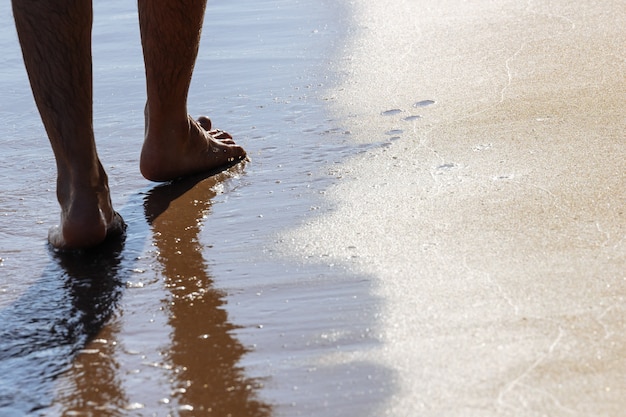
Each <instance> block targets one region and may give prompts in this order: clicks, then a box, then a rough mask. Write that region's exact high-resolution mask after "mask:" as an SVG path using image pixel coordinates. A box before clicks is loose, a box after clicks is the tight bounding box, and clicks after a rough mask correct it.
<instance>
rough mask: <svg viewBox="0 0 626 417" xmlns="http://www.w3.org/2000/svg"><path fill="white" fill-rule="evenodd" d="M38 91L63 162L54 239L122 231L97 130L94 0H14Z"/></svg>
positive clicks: (95, 237)
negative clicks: (100, 154) (93, 68)
mask: <svg viewBox="0 0 626 417" xmlns="http://www.w3.org/2000/svg"><path fill="white" fill-rule="evenodd" d="M13 14H14V17H15V24H16V28H17V33H18V37H19V40H20V45H21V47H22V54H23V56H24V63H25V65H26V70H27V72H28V77H29V80H30V84H31V88H32V91H33V95H34V97H35V102H36V104H37V108H38V109H39V113H40V115H41V119H42V121H43V124H44V127H45V128H46V132H47V134H48V139H49V140H50V144H51V145H52V150H53V151H54V156H55V159H56V163H57V198H58V200H59V204H60V205H61V223H60V225H59V226H58V227H57V228H53V229H51V230H50V234H49V240H50V243H51V244H52V245H53V246H55V247H57V248H62V249H74V248H85V247H89V246H94V245H97V244H98V243H100V242H102V241H103V240H104V239H105V238H106V236H107V235H108V234H111V233H120V232H121V231H122V230H123V227H124V226H123V221H122V219H121V218H120V217H119V215H118V214H116V213H115V211H114V210H113V207H112V205H111V199H110V194H109V187H108V181H107V176H106V173H105V171H104V169H103V168H102V164H101V163H100V160H99V159H98V155H97V153H96V145H95V141H94V135H93V127H92V118H93V111H92V72H91V24H92V6H91V2H90V1H88V0H38V1H37V0H13Z"/></svg>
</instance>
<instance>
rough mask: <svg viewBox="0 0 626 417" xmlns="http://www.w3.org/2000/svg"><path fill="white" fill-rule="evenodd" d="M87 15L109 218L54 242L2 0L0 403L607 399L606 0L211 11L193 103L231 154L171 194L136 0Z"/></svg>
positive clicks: (241, 406) (625, 230)
mask: <svg viewBox="0 0 626 417" xmlns="http://www.w3.org/2000/svg"><path fill="white" fill-rule="evenodd" d="M94 6H95V12H94V36H93V44H94V74H95V78H94V97H95V103H94V129H95V132H96V136H97V142H98V147H99V152H100V155H101V158H102V162H103V165H104V166H105V167H106V169H107V171H108V172H109V180H110V185H111V190H112V193H113V195H112V198H113V202H114V205H115V207H116V209H117V210H118V211H119V212H120V213H121V214H122V216H123V217H124V218H125V220H126V222H127V223H128V230H127V235H126V239H125V241H123V242H118V245H113V246H112V247H107V248H104V249H103V250H102V251H96V252H95V253H91V254H80V255H76V256H74V255H71V256H65V255H62V254H58V253H55V252H54V251H51V250H49V248H48V247H47V246H46V243H45V237H46V233H47V230H48V228H49V227H50V226H51V225H53V224H55V223H56V222H57V221H58V206H57V203H56V201H55V198H54V187H55V171H54V161H53V158H52V155H51V151H50V149H49V145H48V143H47V141H46V138H45V133H44V132H43V128H42V126H41V123H40V121H39V118H38V114H37V111H36V108H35V106H34V103H33V101H32V97H31V96H30V94H29V93H30V91H29V87H28V80H27V78H26V74H25V71H24V68H23V64H22V62H21V56H20V51H19V46H18V44H17V39H16V36H15V31H14V29H13V26H12V25H13V22H12V21H11V17H10V5H9V4H8V3H4V4H0V11H3V13H0V23H1V24H0V46H1V47H2V50H3V55H2V56H1V57H0V60H1V65H0V75H2V76H1V77H0V92H2V99H1V100H0V116H2V117H1V118H0V137H2V138H3V139H2V140H3V146H4V148H3V152H2V153H1V154H0V177H1V178H2V181H0V191H1V192H0V272H1V273H2V276H3V279H2V280H1V281H0V373H1V374H2V375H3V378H0V415H8V416H13V415H16V416H18V415H19V416H23V415H28V416H41V415H50V416H57V415H58V416H61V415H67V416H70V415H71V416H80V415H98V416H107V415H111V416H120V415H122V416H135V415H137V416H153V415H156V416H161V415H162V416H165V415H176V416H200V415H221V416H226V415H232V416H239V417H244V416H245V417H252V416H255V417H269V416H286V417H294V416H315V417H334V416H337V417H352V416H355V417H356V416H359V417H360V416H376V417H378V416H393V417H403V416H407V417H409V416H411V417H412V416H516V417H517V416H540V415H549V416H561V415H563V416H577V415H579V416H589V415H594V416H615V415H620V414H622V410H623V409H624V407H625V406H626V400H625V399H624V398H626V383H625V382H624V378H623V375H624V372H626V360H624V357H623V356H624V351H626V336H625V334H626V332H625V330H626V329H625V326H626V321H625V319H624V317H625V313H626V311H625V310H626V308H625V307H624V301H625V300H624V299H625V297H626V272H625V271H626V217H625V216H626V214H625V209H624V201H626V198H625V196H626V192H625V191H624V190H625V185H626V175H625V171H626V158H624V149H623V146H624V144H623V141H624V131H625V127H626V116H625V114H626V112H625V111H624V100H625V98H626V77H625V73H626V49H625V48H626V30H625V29H624V28H625V27H626V9H625V8H624V5H623V4H621V3H620V2H619V1H617V0H600V1H598V2H593V3H591V4H577V3H572V2H569V3H568V2H566V1H564V0H555V1H551V2H538V1H536V2H535V1H532V0H529V1H528V2H514V1H506V0H502V1H499V0H498V1H490V0H477V1H474V2H468V1H462V0H444V1H434V0H420V1H417V0H390V1H388V2H380V1H378V2H377V1H374V0H355V1H353V2H335V3H325V2H318V1H314V0H298V1H293V0H276V1H271V2H258V1H255V0H241V1H239V2H228V1H226V0H215V1H213V2H209V8H208V12H207V18H206V23H205V28H204V32H203V44H202V45H201V50H200V55H199V58H198V62H197V65H196V71H195V74H194V80H193V83H192V90H191V92H190V102H189V107H190V111H191V112H192V113H193V114H194V115H197V114H209V115H210V116H211V117H212V119H213V120H214V121H215V122H216V126H217V127H220V128H225V129H226V130H228V131H229V132H231V133H232V134H233V136H234V137H235V138H236V139H237V141H238V142H239V143H241V144H242V145H243V146H244V147H245V148H246V149H247V150H248V152H249V154H250V156H251V157H252V162H251V163H249V164H246V165H245V166H239V167H236V168H234V169H231V170H228V171H227V172H225V173H223V174H220V175H216V176H213V177H208V178H192V179H189V180H185V181H178V182H173V183H167V184H154V183H150V182H148V181H146V180H144V179H143V178H141V176H140V174H139V172H138V169H137V160H138V154H139V149H140V147H141V141H142V137H143V129H144V125H143V105H144V102H145V92H144V84H143V63H142V59H141V47H140V43H139V33H138V28H137V16H136V9H135V5H134V4H129V3H127V2H124V1H122V0H115V1H114V0H111V1H107V2H100V3H98V2H96V4H95V5H94Z"/></svg>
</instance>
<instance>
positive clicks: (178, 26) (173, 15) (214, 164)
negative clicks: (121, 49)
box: [138, 0, 246, 181]
mask: <svg viewBox="0 0 626 417" xmlns="http://www.w3.org/2000/svg"><path fill="white" fill-rule="evenodd" d="M205 6H206V0H204V1H203V0H178V1H175V2H166V1H153V0H139V1H138V7H139V23H140V29H141V40H142V46H143V51H144V62H145V67H146V86H147V96H148V100H147V103H146V109H145V112H146V132H145V141H144V145H143V148H142V151H141V161H140V169H141V172H142V174H143V175H144V176H145V177H146V178H148V179H150V180H153V181H167V180H171V179H175V178H178V177H182V176H186V175H192V174H197V173H202V172H207V171H211V170H215V169H218V168H222V167H226V166H229V165H232V164H233V163H236V162H238V161H240V160H242V159H244V158H245V156H246V153H245V151H244V150H243V148H241V147H240V146H238V145H236V144H235V143H234V142H233V140H232V138H231V137H230V135H227V134H224V133H223V132H215V131H213V132H212V131H210V123H208V122H207V119H201V120H199V121H196V120H193V119H192V118H191V117H189V115H188V113H187V94H188V91H189V86H190V83H191V76H192V73H193V68H194V65H195V61H196V56H197V54H198V47H199V44H200V32H201V29H202V22H203V19H204V11H205Z"/></svg>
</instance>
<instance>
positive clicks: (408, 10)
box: [291, 0, 626, 416]
mask: <svg viewBox="0 0 626 417" xmlns="http://www.w3.org/2000/svg"><path fill="white" fill-rule="evenodd" d="M354 7H355V8H356V17H355V19H356V25H357V28H358V30H357V32H356V33H355V36H354V38H353V39H352V40H351V42H352V43H351V45H350V47H349V48H348V50H347V52H346V55H345V56H344V57H343V58H344V59H343V60H341V61H340V62H338V70H339V71H340V72H343V73H345V74H346V77H345V80H344V82H342V84H341V85H340V87H339V88H338V89H337V91H336V92H335V95H334V97H333V103H334V108H333V109H334V111H335V112H336V114H337V115H339V116H340V117H343V118H344V120H345V121H346V127H347V128H348V129H349V130H350V131H351V132H352V136H353V138H354V140H355V141H358V142H381V141H386V142H389V145H388V146H383V147H380V148H377V149H374V150H373V151H371V152H368V153H366V154H362V155H360V156H358V157H356V158H354V159H353V160H350V161H348V162H347V163H346V164H345V165H343V166H341V167H340V168H339V169H338V170H337V172H336V173H337V175H339V176H341V177H342V180H341V181H340V183H339V185H337V186H336V187H335V188H333V189H332V190H331V192H330V193H329V195H330V198H331V202H332V204H336V205H337V210H336V211H335V212H334V213H333V214H331V215H329V216H326V217H322V218H319V219H317V220H316V221H314V222H313V223H311V224H309V225H307V226H303V227H302V228H300V229H298V230H296V231H294V232H293V235H291V237H296V238H297V239H294V241H296V242H300V244H298V245H297V246H296V247H294V250H295V251H296V253H297V254H298V255H306V256H309V257H313V258H315V257H318V256H322V255H324V256H326V255H328V256H329V257H330V259H332V261H333V262H336V263H338V264H344V265H348V266H349V267H350V268H352V269H353V270H355V271H358V272H362V273H366V274H368V275H372V276H374V277H375V282H374V285H375V287H376V290H375V291H376V293H377V295H379V296H380V297H381V298H382V299H383V300H384V303H383V310H382V311H381V315H380V323H379V324H380V329H379V331H380V333H381V336H380V337H381V340H382V342H383V343H382V347H381V348H380V349H377V350H374V351H369V352H361V353H357V354H351V355H349V357H336V358H328V360H329V361H334V360H337V361H346V360H359V361H361V360H366V361H372V362H376V363H379V364H381V365H384V366H386V367H389V368H391V369H393V370H394V371H395V372H396V375H397V381H396V382H397V384H398V390H397V391H396V392H395V394H394V395H393V397H392V398H391V399H390V400H389V401H388V403H387V404H386V405H385V408H384V410H381V413H380V414H381V415H390V416H415V415H420V416H424V415H433V416H442V415H445V416H451V415H463V416H470V415H515V416H526V415H528V416H530V415H550V416H556V415H596V416H601V415H618V414H620V413H622V412H623V410H624V407H626V379H624V375H625V374H626V358H625V355H626V315H625V313H626V304H625V303H624V297H625V296H626V240H625V238H626V207H625V206H624V203H625V201H626V177H625V172H626V158H625V157H624V153H625V152H624V140H625V139H626V138H625V134H624V132H625V130H626V111H625V108H624V103H625V101H626V77H625V74H626V7H624V3H623V1H618V0H601V1H597V2H571V1H565V0H556V1H550V2H539V1H528V2H527V3H524V2H518V1H489V0H479V1H471V2H470V1H462V0H443V1H442V0H436V1H435V0H422V1H409V0H390V1H388V2H381V1H375V0H359V1H356V2H355V5H354ZM429 100H432V101H434V103H431V101H429ZM415 116H420V117H415ZM394 137H399V138H397V139H395V138H394ZM392 139H393V140H392ZM334 169H337V168H336V167H334Z"/></svg>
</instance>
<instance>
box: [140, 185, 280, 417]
mask: <svg viewBox="0 0 626 417" xmlns="http://www.w3.org/2000/svg"><path fill="white" fill-rule="evenodd" d="M220 178H221V176H219V175H218V176H216V177H210V178H207V179H204V180H202V181H199V179H197V178H196V179H188V180H184V181H179V182H175V183H171V184H167V185H164V186H159V187H156V188H154V189H152V190H151V191H150V192H149V193H148V195H147V196H146V199H145V203H144V208H145V214H146V218H147V219H148V222H149V223H150V225H151V227H152V229H153V236H154V243H155V246H156V247H157V249H158V251H159V255H158V259H159V261H160V263H161V265H162V269H163V270H162V273H163V275H164V277H165V284H166V286H167V288H168V289H169V292H170V296H169V297H168V299H167V300H165V301H164V302H165V303H166V304H167V309H168V311H169V320H168V322H169V324H170V325H171V327H172V333H171V348H170V350H169V352H168V353H167V358H168V359H169V361H170V362H171V363H170V365H171V366H172V373H173V376H174V381H175V382H173V383H172V384H173V387H172V388H173V389H174V390H175V392H176V393H178V395H179V397H178V398H176V400H177V402H178V404H179V409H180V410H193V411H194V412H193V413H192V414H195V413H198V412H204V413H207V412H211V413H212V415H218V416H229V415H232V416H267V415H270V413H271V408H270V407H269V406H268V405H266V404H263V403H261V402H259V401H258V400H257V399H256V388H258V385H259V384H258V382H257V381H253V380H250V379H248V378H246V377H245V376H244V374H243V370H242V369H241V368H240V367H238V363H239V361H240V359H241V357H242V355H243V354H244V353H246V349H245V348H244V347H243V346H242V345H241V344H240V343H239V341H238V340H236V339H235V338H234V336H233V330H234V329H235V326H234V325H233V324H231V323H229V322H228V317H227V313H226V311H225V310H224V308H223V305H224V300H223V297H224V294H222V293H221V292H220V291H218V290H216V289H215V288H213V281H212V279H211V277H210V276H209V275H208V273H207V265H206V261H205V260H204V258H203V248H202V246H201V245H200V243H199V240H198V237H199V236H198V235H199V232H200V229H201V227H202V219H203V218H204V217H205V216H206V215H207V213H208V210H209V208H210V205H211V203H210V200H211V198H212V197H214V196H215V191H214V187H215V186H216V185H217V184H218V182H219V180H220ZM198 181H199V182H198Z"/></svg>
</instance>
